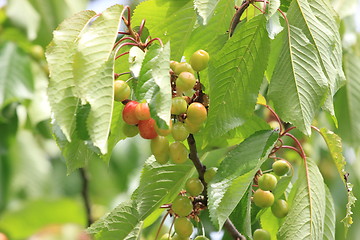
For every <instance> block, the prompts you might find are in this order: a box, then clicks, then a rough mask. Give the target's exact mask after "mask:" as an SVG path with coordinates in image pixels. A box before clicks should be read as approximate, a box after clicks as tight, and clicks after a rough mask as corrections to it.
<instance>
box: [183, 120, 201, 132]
mask: <svg viewBox="0 0 360 240" xmlns="http://www.w3.org/2000/svg"><path fill="white" fill-rule="evenodd" d="M184 124H185V128H186V130H188V132H189V133H192V134H195V133H197V132H199V131H200V129H201V127H202V125H203V124H202V123H192V122H191V121H189V120H188V119H185V122H184Z"/></svg>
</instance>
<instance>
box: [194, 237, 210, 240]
mask: <svg viewBox="0 0 360 240" xmlns="http://www.w3.org/2000/svg"><path fill="white" fill-rule="evenodd" d="M194 240H209V239H208V238H207V237H205V236H197V237H196V238H195V239H194Z"/></svg>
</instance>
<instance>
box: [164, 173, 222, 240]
mask: <svg viewBox="0 0 360 240" xmlns="http://www.w3.org/2000/svg"><path fill="white" fill-rule="evenodd" d="M216 171H217V168H209V169H207V170H206V171H205V173H204V180H205V182H206V183H208V182H210V181H211V179H212V178H213V177H214V176H215V174H216ZM185 189H186V191H182V192H180V194H179V195H178V196H177V197H176V198H175V200H174V201H173V203H172V204H171V208H170V209H169V213H171V215H173V216H175V221H174V230H175V235H174V236H173V237H171V236H170V235H169V234H168V233H167V234H164V235H163V236H162V237H161V238H160V240H168V239H172V240H188V239H190V238H189V237H190V236H191V235H192V233H193V231H194V226H193V224H192V222H191V219H194V220H195V221H199V218H198V217H197V216H198V214H199V212H200V211H201V210H203V209H205V206H204V204H203V196H202V195H200V194H201V193H202V192H203V191H204V185H203V184H202V182H201V181H200V179H199V178H189V179H188V180H187V181H186V183H185ZM203 234H204V233H203ZM194 240H209V239H208V238H207V237H205V236H204V235H200V236H197V237H196V238H195V239H194Z"/></svg>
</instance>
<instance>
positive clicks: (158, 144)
mask: <svg viewBox="0 0 360 240" xmlns="http://www.w3.org/2000/svg"><path fill="white" fill-rule="evenodd" d="M150 148H151V152H152V154H154V155H161V154H164V153H168V152H169V140H168V139H167V138H166V137H163V136H157V137H156V138H153V139H151V143H150Z"/></svg>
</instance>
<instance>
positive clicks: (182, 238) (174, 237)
mask: <svg viewBox="0 0 360 240" xmlns="http://www.w3.org/2000/svg"><path fill="white" fill-rule="evenodd" d="M189 239H190V238H188V237H186V238H184V237H181V236H180V235H178V234H175V235H174V236H173V238H172V240H189Z"/></svg>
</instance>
